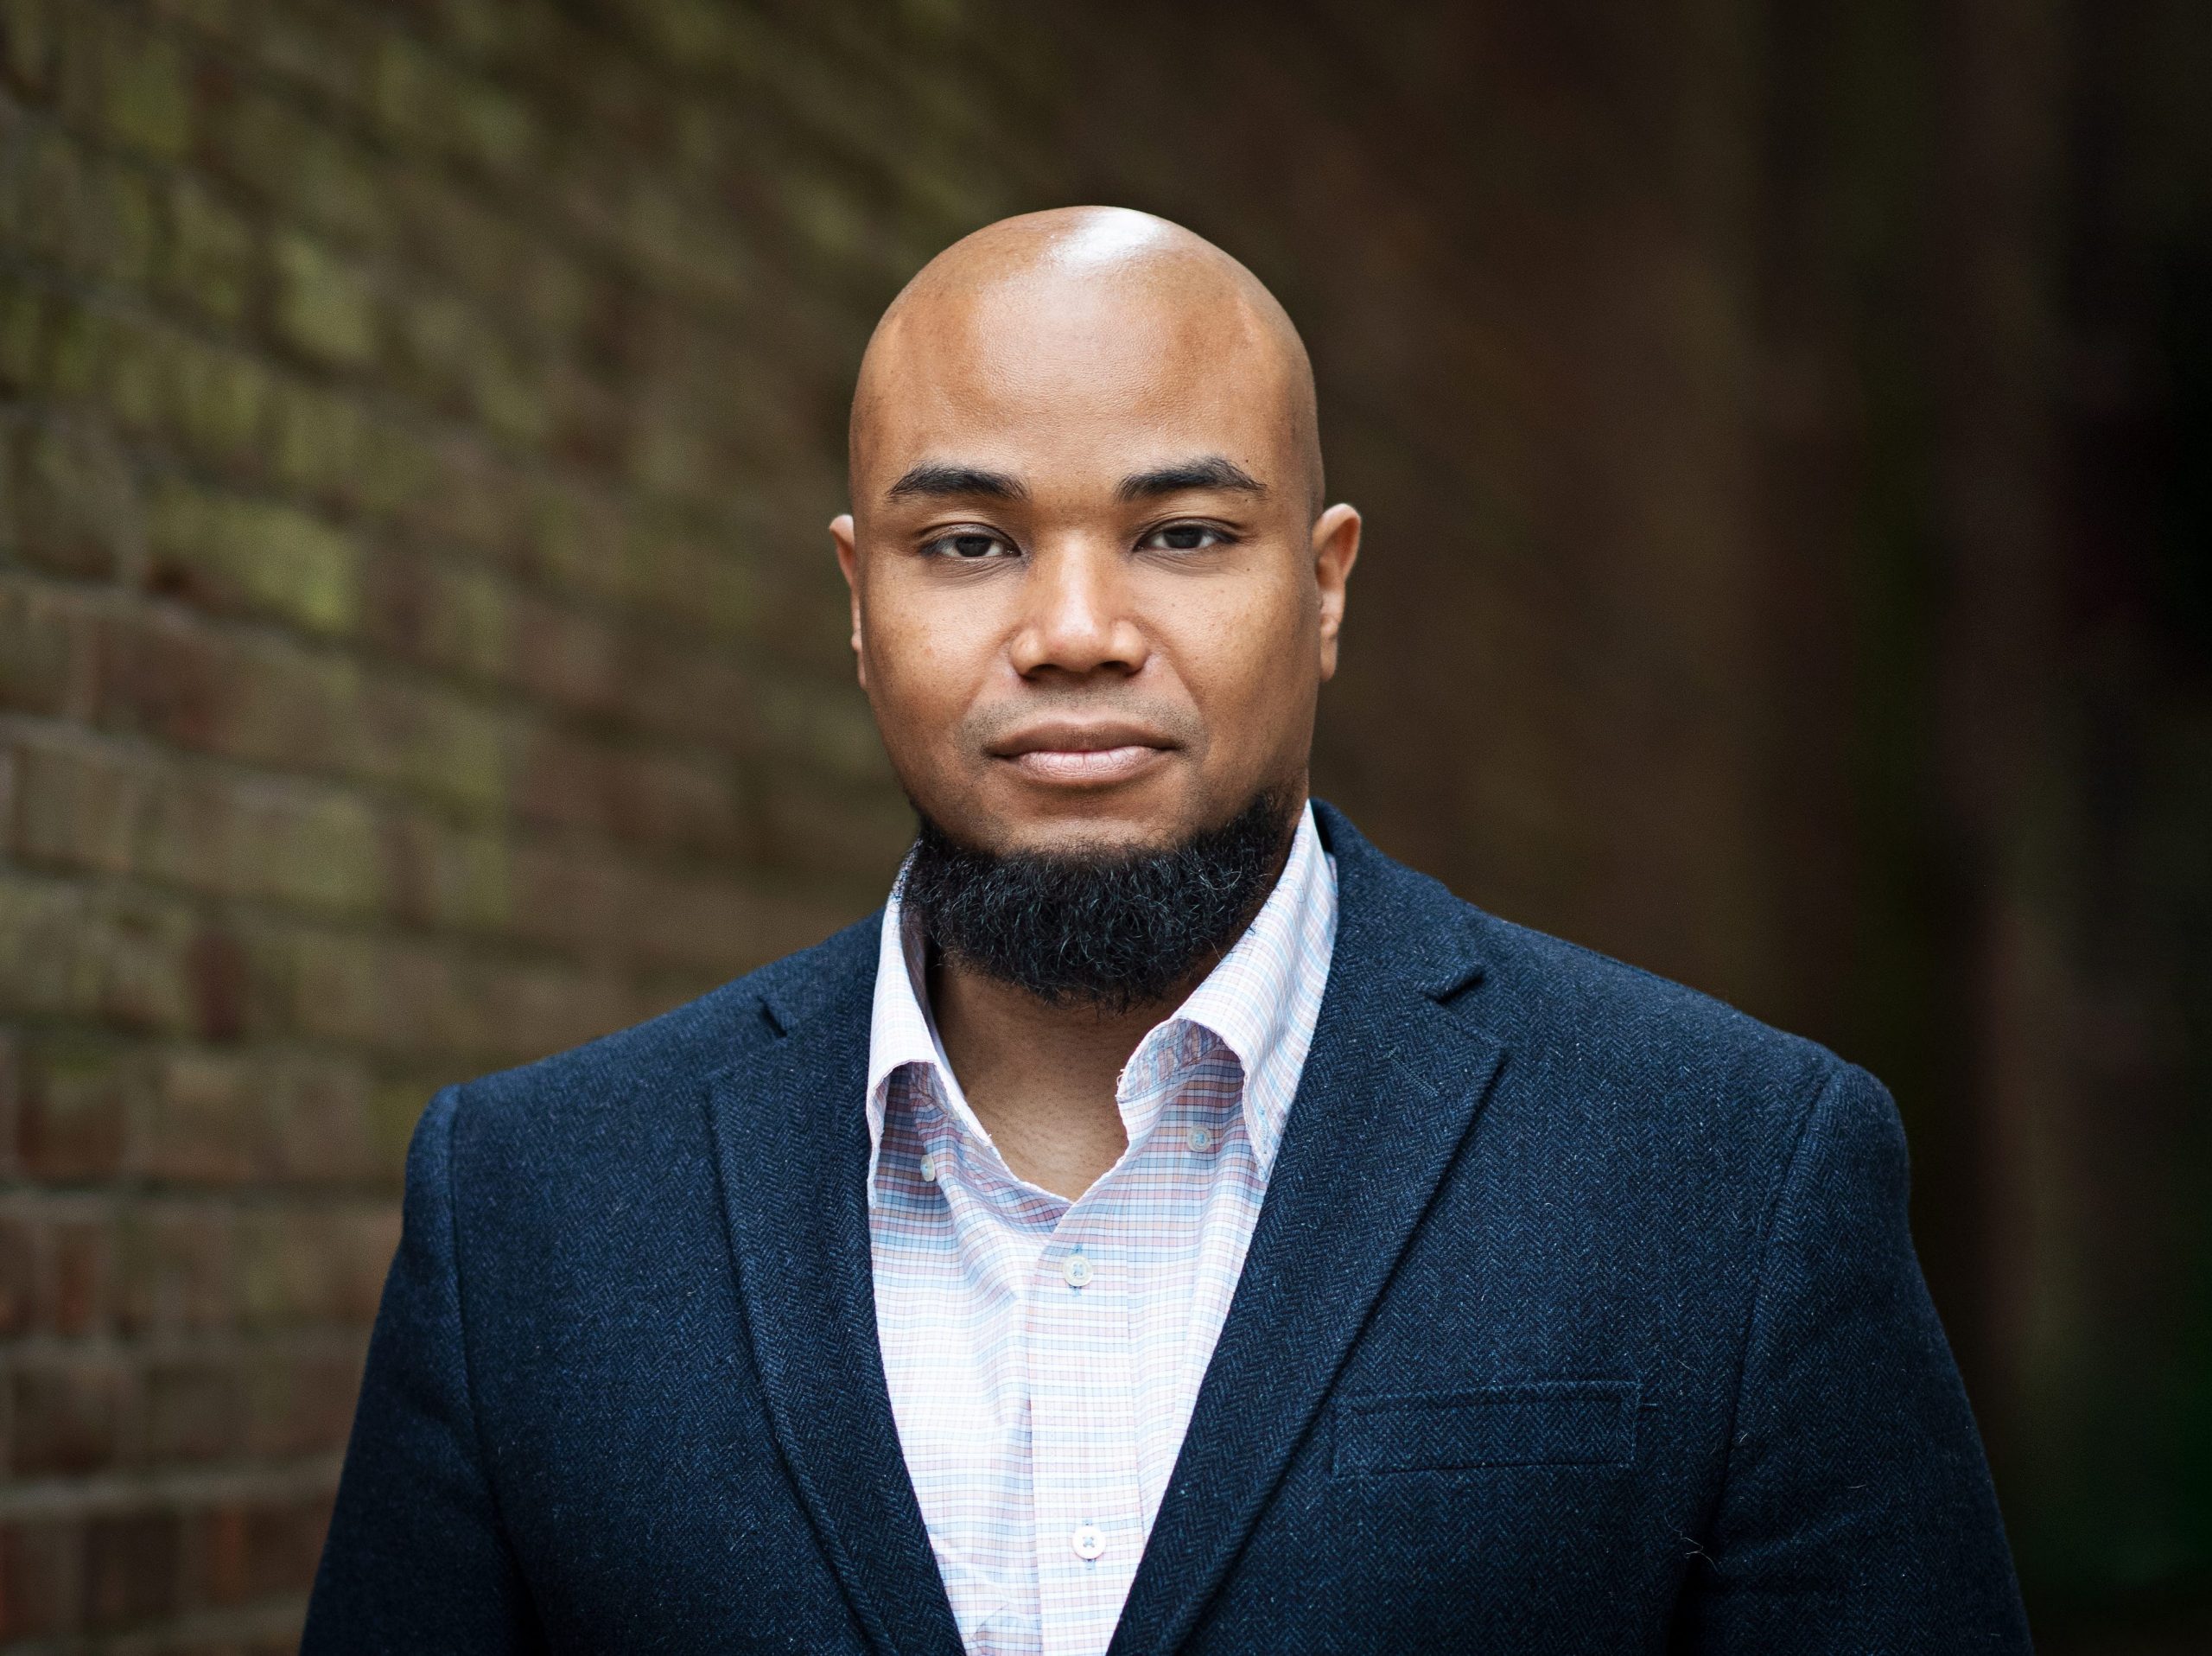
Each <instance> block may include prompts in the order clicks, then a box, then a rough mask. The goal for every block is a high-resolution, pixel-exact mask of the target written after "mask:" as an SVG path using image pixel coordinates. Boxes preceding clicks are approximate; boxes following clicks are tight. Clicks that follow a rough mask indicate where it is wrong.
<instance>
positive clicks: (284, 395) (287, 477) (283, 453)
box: [267, 380, 368, 500]
mask: <svg viewBox="0 0 2212 1656" xmlns="http://www.w3.org/2000/svg"><path fill="white" fill-rule="evenodd" d="M366 428H367V417H366V416H365V415H364V414H363V413H362V411H361V409H360V405H359V403H358V402H356V401H355V400H354V399H353V398H352V397H350V396H348V395H346V393H345V392H339V391H332V390H329V389H327V388H326V387H324V386H321V385H309V384H306V383H304V382H302V381H299V380H285V381H280V382H277V384H276V385H274V386H273V387H272V389H271V393H270V441H269V448H268V451H267V452H268V457H269V463H270V470H271V472H272V473H273V474H274V475H275V476H276V477H277V479H278V480H279V481H282V482H283V484H284V485H285V486H286V487H289V488H291V489H293V490H296V491H297V492H298V493H300V494H309V495H314V496H316V497H318V498H321V499H323V500H349V499H352V498H353V496H354V495H355V494H357V493H358V488H357V485H358V483H359V479H360V476H361V473H362V469H363V456H364V451H365V448H366V446H367V442H368V436H367V429H366Z"/></svg>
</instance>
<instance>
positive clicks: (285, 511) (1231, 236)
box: [0, 0, 2212, 1653]
mask: <svg viewBox="0 0 2212 1656" xmlns="http://www.w3.org/2000/svg"><path fill="white" fill-rule="evenodd" d="M2207 86H2212V8H2208V7H2205V6H2204V5H2202V3H2196V0H2099V3H2094V4H2093V3H2088V0H2011V3H1999V0H1919V3H1904V0H1853V3H1842V0H1788V3H1783V0H1651V3H1645V4H1637V5H1619V4H1599V3H1595V0H1565V3H1561V0H1549V3H1545V4H1541V5H1537V4H1525V3H1524V4H1508V3H1503V0H1483V3H1471V4H1470V3H1460V4H1446V3H1418V0H1416V3H1406V4H1402V5H1397V6H1394V7H1389V8H1382V7H1372V6H1355V5H1352V4H1349V3H1326V0H1284V3H1278V4H1274V5H1268V6H1260V5H1256V4H1254V5H1241V4H1217V5H1208V6H1190V5H1179V6H1170V5H1166V4H1160V3H1153V0H1125V3H1122V4H1118V5H1115V6H1110V7H1109V6H1103V5H1099V6H1084V7H1074V6H1037V5H1025V4H1020V3H1014V0H906V3H899V4H892V3H879V4H860V3H842V4H836V3H823V0H809V3H804V4H802V3H798V0H791V3H785V4H767V5H760V6H739V5H737V4H734V3H722V0H384V3H378V0H0V455H4V465H0V1433H3V1434H4V1443H5V1450H4V1452H5V1456H6V1459H5V1462H4V1464H0V1652H4V1653H17V1652H25V1653H27V1652H30V1651H34V1650H36V1651H59V1650H64V1649H67V1650H78V1649H87V1650H90V1649H99V1650H108V1649H115V1650H124V1649H129V1650H132V1651H152V1650H161V1651H185V1650H190V1651H196V1652H215V1651H231V1650H249V1649H251V1650H259V1649H264V1648H265V1649H277V1648H283V1647H285V1646H287V1644H288V1641H289V1640H290V1639H292V1638H293V1637H295V1636H296V1627H297V1619H298V1615H299V1612H300V1608H301V1605H302V1596H303V1593H304V1589H305V1584H306V1582H307V1580H308V1575H309V1573H310V1571H311V1570H312V1566H313V1560H314V1557H315V1550H316V1547H317V1545H318V1543H319V1540H320V1535H321V1525H322V1522H323V1519H324V1515H325V1513H326V1512H327V1502H328V1497H329V1493H330V1490H331V1488H332V1487H333V1483H334V1477H335V1473H336V1467H337V1460H338V1455H339V1451H340V1447H341V1445H342V1443H343V1434H344V1430H345V1427H346V1421H347V1418H348V1416H349V1411H350V1408H351V1403H352V1390H353V1384H354V1379H355V1377H356V1375H357V1373H358V1368H359V1360H360V1355H361V1349H362V1342H363V1340H364V1338H365V1328H366V1325H367V1322H368V1319H369V1318H370V1317H371V1315H372V1313H373V1309H374V1303H375V1296H376V1293H377V1290H378V1284H379V1282H380V1279H381V1275H382V1271H383V1268H384V1264H385V1260H386V1259H387V1258H388V1257H389V1253H390V1249H391V1244H392V1241H393V1239H394V1236H395V1233H396V1232H395V1226H396V1205H395V1204H396V1195H397V1171H398V1166H399V1157H400V1155H401V1151H402V1149H403V1147H404V1141H405V1136H406V1133H407V1131H408V1129H409V1128H410V1125H411V1124H412V1121H413V1118H414V1117H415V1115H416V1112H417V1111H419V1109H420V1108H421V1105H422V1103H423V1099H425V1097H426V1096H427V1094H428V1090H429V1088H430V1087H432V1086H435V1085H436V1084H437V1083H438V1082H440V1081H442V1080H447V1079H451V1078H454V1077H458V1076H461V1075H465V1074H468V1073H476V1072H479V1071H481V1070H483V1069H486V1068H489V1067H494V1066H499V1065H503V1064H506V1063H510V1062H515V1061H519V1060H524V1059H527V1058H530V1057H532V1056H535V1055H537V1054H541V1053H543V1052H546V1051H550V1050H552V1049H554V1048H558V1047H561V1046H563V1045H566V1044H569V1043H570V1042H572V1041H575V1040H578V1039H581V1038H582V1037H584V1036H587V1035H591V1034H594V1033H596V1032H599V1031H601V1030H603V1029H610V1028H613V1027H616V1026H618V1025H620V1024H622V1023H625V1022H631V1021H633V1020H634V1019H636V1018H638V1017H639V1016H645V1015H646V1014H648V1013H650V1012H652V1011H653V1010H658V1009H659V1008H661V1007H663V1006H665V1005H669V1004H672V1003H675V1002H677V1001H678V1000H680V999H682V998H684V997H689V996H690V995H691V994H693V993H696V992H697V991H698V990H701V989H703V988H704V987H706V986H708V985H709V984H712V983H714V982H715V981H718V980H719V979H721V978H724V977H726V976H728V975H729V974H731V973H733V972H734V971H740V970H741V969H743V968H745V967H747V966H749V965H753V964H757V963H758V962H760V961H761V960H763V959H769V958H772V957H773V956H775V955H777V954H779V953H782V952H785V951H786V950H788V949H790V948H792V947H795V946H799V945H801V944H804V943H805V942H808V941H810V940H812V939H814V938H816V937H818V936H820V935H822V934H823V933H825V932H826V931H828V930H829V928H830V927H832V926H833V925H835V924H836V923H838V922H840V921H842V920H845V919H848V918H850V917H852V916H854V915H856V914H861V913H862V912H864V911H865V910H867V909H868V908H870V907H872V906H873V905H874V902H875V901H877V900H878V898H879V896H880V893H881V891H882V889H883V888H884V885H885V882H886V881H887V877H888V876H889V873H890V871H891V869H893V867H894V866H895V863H896V859H897V857H898V856H899V850H900V849H901V847H902V845H903V843H904V840H905V837H906V831H907V827H908V823H907V818H906V814H905V812H904V809H903V807H902V806H901V805H900V803H899V799H898V797H897V795H896V793H895V792H894V791H893V789H892V788H891V787H889V785H888V782H887V776H886V774H885V771H884V768H883V766H882V762H881V759H880V755H879V753H878V751H877V748H876V746H875V742H874V734H873V730H872V729H871V727H870V726H869V724H868V717H867V711H866V708H865V706H864V704H862V703H861V700H860V698H859V697H858V696H857V694H856V692H855V691H854V690H853V689H852V688H851V686H850V684H849V659H848V658H847V656H846V654H845V652H844V646H843V634H844V626H845V623H844V618H843V609H842V592H841V589H840V588H839V586H838V583H837V582H836V576H835V572H834V568H833V565H832V563H831V560H830V557H829V543H828V538H827V536H826V534H824V532H823V528H822V525H823V523H824V522H825V521H826V519H828V518H829V516H830V514H831V513H833V512H835V511H836V510H838V509H839V508H840V507H841V506H842V426H843V417H844V400H845V398H846V395H847V392H848V391H849V384H850V378H851V373H852V370H853V367H854V366H855V361H856V360H857V356H858V352H859V349H860V346H861V341H863V340H864V338H865V336H866V332H867V329H868V326H869V324H870V322H872V321H873V319H874V315H876V313H877V312H878V310H879V309H880V308H881V306H882V305H883V304H884V303H885V302H886V301H887V299H888V298H889V297H890V296H891V295H892V294H893V292H895V291H896V290H897V288H898V286H899V283H901V282H902V281H903V280H904V279H905V277H906V275H908V274H909V273H910V272H911V271H912V269H913V268H914V267H915V266H916V265H918V264H919V263H920V262H921V261H922V260H923V259H924V258H926V257H927V256H928V255H929V254H930V253H931V252H934V251H935V250H936V249H937V248H938V247H939V246H941V245H944V243H945V242H947V241H949V240H950V239H953V238H954V237H956V236H957V235H958V234H960V233H962V232H965V231H967V230H969V229H971V228H973V227H974V226H976V225H978V224H981V223H983V222H985V221H987V220H990V219H992V218H994V217H996V216H999V215H1001V214H1003V213H1009V212H1015V211H1020V210H1023V209H1026V208H1030V207H1042V206H1048V205H1056V204H1060V203H1064V202H1068V201H1114V202H1117V203H1122V204H1124V205H1128V206H1133V207H1144V208H1148V209H1151V210H1153V211H1155V212H1160V213H1166V214H1167V215H1168V216H1170V217H1173V218H1175V219H1178V220H1181V221H1182V222H1184V223H1185V224H1188V225H1190V226H1192V228H1194V229H1196V230H1198V231H1199V232H1202V233H1204V234H1205V235H1208V236H1210V237H1212V238H1213V239H1217V241H1219V242H1220V243H1221V244H1222V245H1224V246H1225V247H1227V248H1228V249H1230V251H1231V252H1234V253H1236V254H1237V255H1238V256H1239V257H1240V258H1243V259H1244V260H1245V261H1246V262H1247V263H1249V264H1250V265H1251V266H1252V267H1253V268H1254V269H1255V271H1257V272H1258V273H1259V274H1260V275H1261V276H1262V278H1263V279H1265V280H1266V281H1268V283H1270V284H1271V285H1273V286H1274V289H1275V290H1276V291H1277V292H1278V293H1279V294H1280V296H1281V297H1282V299H1283V301H1284V302H1285V303H1286V304H1287V306H1288V307H1289V309H1290V310H1291V312H1292V314H1293V315H1294V316H1295V317H1296V318H1297V319H1298V321H1299V322H1300V325H1301V326H1302V328H1304V330H1305V332H1306V337H1307V340H1308V341H1309V343H1310V344H1311V346H1312V347H1313V354H1314V357H1315V360H1316V362H1317V365H1318V368H1319V377H1320V381H1321V394H1322V405H1323V420H1324V431H1325V442H1326V445H1327V449H1328V455H1329V459H1330V463H1331V468H1332V475H1331V482H1332V494H1333V495H1335V496H1336V497H1338V498H1344V499H1350V500H1353V501H1355V502H1357V504H1358V505H1359V506H1361V507H1362V508H1363V510H1364V511H1365V513H1366V514H1367V519H1368V524H1369V532H1368V542H1367V551H1366V554H1365V557H1364V559H1363V563H1362V564H1361V566H1360V570H1359V573H1358V576H1357V580H1356V582H1355V583H1354V586H1353V589H1352V607H1351V620H1350V624H1349V627H1348V630H1347V634H1346V653H1345V666H1344V672H1343V673H1342V675H1341V676H1340V678H1339V679H1338V682H1337V684H1336V685H1334V686H1333V687H1332V690H1331V691H1329V693H1328V694H1327V696H1326V697H1325V706H1324V712H1323V721H1322V729H1321V732H1320V736H1319V752H1318V755H1317V784H1318V786H1319V789H1320V791H1321V792H1323V793H1325V794H1326V795H1328V796H1329V797H1331V798H1332V799H1336V800H1337V801H1338V803H1339V804H1341V805H1343V806H1345V807H1346V808H1347V809H1348V810H1349V811H1350V812H1351V813H1352V814H1353V816H1354V817H1355V818H1357V819H1358V820H1359V821H1360V822H1361V823H1362V824H1363V825H1365V826H1366V827H1367V829H1368V830H1369V831H1370V832H1371V833H1372V834H1373V836H1374V837H1375V838H1377V839H1378V840H1379V841H1380V842H1381V843H1382V844H1383V845H1384V846H1385V847H1386V848H1387V849H1389V850H1392V851H1394V852H1395V853H1396V854H1398V855H1399V856H1401V857H1405V858H1406V859H1408V860H1409V861H1411V862H1413V863H1415V864H1417V865H1419V866H1421V867H1422V868H1424V869H1428V870H1430V871H1432V872H1433V873H1435V874H1437V875H1439V876H1442V877H1444V878H1445V879H1446V880H1447V881H1448V882H1451V883H1452V885H1453V886H1454V887H1455V889H1458V890H1459V891H1460V892H1461V893H1463V894H1464V895H1467V896H1469V897H1471V898H1472V899H1474V900H1475V901H1478V902H1480V903H1483V904H1484V905H1485V906H1486V907H1488V908H1492V909H1494V910H1496V911H1497V912H1498V913H1501V914H1505V915H1507V916H1509V917H1510V918H1512V919H1516V920H1522V921H1526V922H1529V923H1531V924H1534V925H1537V926H1540V927H1545V928H1548V929H1550V930H1554V931H1558V932H1560V933H1565V934H1567V936H1570V937H1573V938H1575V939H1580V940H1582V941H1584V942H1587V943H1589V944H1592V945H1593V946H1597V947H1599V948H1602V949H1605V950H1606V951H1608V952H1612V953H1616V954H1618V955H1621V956H1623V957H1624V958H1626V959H1630V960H1633V961H1636V962H1637V963H1639V964H1641V965H1647V966H1649V967H1651V968H1653V969H1654V970H1656V971H1662V972H1664V973H1667V974H1669V975H1671V976H1675V977H1680V978H1686V979H1688V981H1690V982H1691V983H1694V984H1698V985H1700V987H1703V988H1705V989H1707V990H1711V991H1713V992H1714V993H1716V994H1719V995H1721V996H1724V997H1727V998H1728V999H1730V1000H1732V1001H1734V1002H1736V1003H1738V1004H1740V1005H1742V1006H1745V1007H1746V1008H1747V1009H1749V1010H1751V1011H1753V1012H1755V1013H1757V1014H1758V1015H1759V1016H1764V1017H1766V1018H1769V1019H1770V1020H1772V1021H1774V1022H1779V1023H1782V1024H1783V1025H1785V1026H1787V1027H1789V1028H1791V1029H1797V1030H1800V1031H1802V1032H1804V1033H1806V1034H1808V1035H1814V1036H1815V1037H1817V1038H1819V1039H1821V1040H1822V1041H1827V1042H1828V1043H1829V1044H1831V1045H1832V1046H1834V1048H1836V1049H1837V1050H1838V1051H1840V1052H1841V1053H1842V1054H1844V1055H1846V1056H1847V1057H1848V1058H1851V1059H1853V1060H1857V1061H1859V1062H1860V1063H1863V1064H1866V1066H1868V1067H1871V1068H1872V1069H1873V1070H1875V1071H1876V1072H1877V1073H1879V1074H1880V1075H1882V1076H1883V1077H1884V1078H1885V1080H1887V1081H1888V1082H1889V1083H1890V1085H1891V1088H1892V1089H1893V1091H1894V1092H1896V1094H1897V1099H1898V1102H1899V1104H1900V1106H1901V1108H1902V1109H1903V1111H1904V1116H1905V1119H1906V1123H1907V1126H1908V1130H1909V1132H1910V1137H1911V1143H1912V1146H1913V1153H1914V1158H1915V1169H1916V1188H1915V1213H1916V1228H1917V1233H1918V1235H1919V1238H1920V1240H1921V1244H1922V1249H1923V1257H1924V1259H1925V1262H1926V1264H1927V1268H1928V1271H1929V1277H1930V1279H1931V1282H1932V1283H1933V1286H1934V1289H1935V1291H1936V1296H1937V1299H1938V1301H1939V1303H1940V1304H1941V1306H1942V1309H1943V1312H1944V1315H1945V1317H1946V1320H1947V1322H1948V1326H1949V1328H1950V1329H1951V1332H1952V1335H1953V1338H1954V1341H1955V1344H1956V1346H1957V1347H1958V1350H1959V1354H1960V1358H1961V1363H1962V1365H1963V1366H1964V1368H1965V1370H1966V1373H1967V1379H1968V1383H1969V1386H1970V1389H1971V1391H1972V1392H1973V1394H1974V1399H1975V1403H1976V1405H1977V1407H1978V1410H1979V1411H1980V1417H1981V1419H1982V1421H1983V1424H1984V1426H1985V1429H1986V1435H1987V1437H1988V1441H1989V1445H1990V1449H1991V1453H1992V1456H1993V1462H1994V1463H1995V1466H1996V1470H1997V1475H1998V1481H1999V1488H2000V1493H2001V1494H2002V1496H2003V1498H2004V1501H2005V1511H2006V1515H2007V1519H2008V1522H2009V1524H2010V1525H2011V1531H2012V1538H2013V1540H2014V1543H2015V1545H2016V1548H2017V1551H2018V1556H2019V1559H2020V1564H2021V1568H2022V1571H2023V1575H2024V1578H2025V1580H2026V1583H2027V1585H2028V1589H2029V1592H2030V1596H2031V1607H2032V1609H2033V1611H2034V1614H2035V1616H2036V1620H2037V1627H2038V1631H2039V1634H2040V1636H2041V1639H2042V1641H2043V1644H2044V1647H2045V1648H2046V1649H2049V1650H2053V1651H2059V1652H2066V1651H2074V1652H2097V1653H2123V1652H2152V1651H2160V1652H2163V1651H2173V1652H2180V1651H2184V1650H2201V1649H2205V1648H2212V1145H2208V1143H2207V1137H2208V1131H2212V1129H2209V1128H2208V1121H2207V1112H2206V1110H2205V1104H2206V1100H2207V1099H2208V1096H2212V951H2209V950H2208V944H2212V558H2208V556H2207V545H2208V539H2212V99H2207V97H2206V94H2205V88H2206V87H2207Z"/></svg>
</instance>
